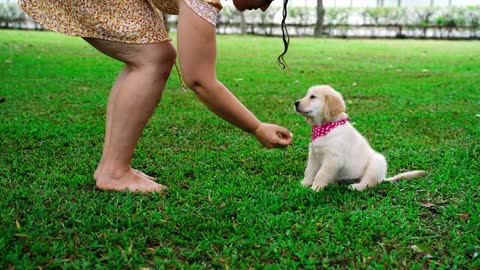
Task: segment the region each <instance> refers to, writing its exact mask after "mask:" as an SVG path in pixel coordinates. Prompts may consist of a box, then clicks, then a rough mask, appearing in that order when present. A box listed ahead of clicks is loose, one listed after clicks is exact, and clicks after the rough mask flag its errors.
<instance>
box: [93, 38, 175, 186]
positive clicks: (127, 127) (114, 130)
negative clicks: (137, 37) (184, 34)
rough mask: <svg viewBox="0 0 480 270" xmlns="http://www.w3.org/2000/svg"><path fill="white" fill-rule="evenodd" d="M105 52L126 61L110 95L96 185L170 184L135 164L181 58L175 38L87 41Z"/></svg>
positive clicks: (96, 173) (95, 176) (95, 175)
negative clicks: (152, 41) (149, 123)
mask: <svg viewBox="0 0 480 270" xmlns="http://www.w3.org/2000/svg"><path fill="white" fill-rule="evenodd" d="M86 40H87V41H88V42H89V43H90V44H91V45H92V46H94V47H95V48H97V49H98V50H99V51H101V52H102V53H104V54H106V55H108V56H110V57H112V58H115V59H117V60H119V61H122V62H124V63H125V67H124V69H123V70H122V72H121V73H120V75H119V76H118V77H117V79H116V81H115V84H114V86H113V88H112V92H111V94H110V97H109V101H108V107H107V123H106V133H105V145H104V150H103V154H102V158H101V161H100V163H99V165H98V168H97V170H96V172H95V174H94V178H95V180H96V185H97V187H98V188H100V189H106V190H130V191H141V192H152V191H159V190H162V189H163V188H164V186H162V185H160V184H158V183H155V182H154V181H152V179H151V178H150V177H148V176H147V175H145V174H143V173H141V172H139V171H137V170H134V169H132V168H131V166H130V164H131V160H132V157H133V152H134V149H135V146H136V144H137V141H138V139H139V138H140V136H141V133H142V131H143V129H144V127H145V125H146V123H147V121H148V119H149V118H150V116H151V115H152V113H153V111H154V109H155V107H156V105H157V104H158V102H159V101H160V98H161V96H162V93H163V89H164V86H165V83H166V81H167V79H168V76H169V75H170V71H171V69H172V66H173V64H174V62H175V57H176V53H175V49H174V48H173V46H172V45H171V43H170V42H163V43H155V44H124V43H118V42H110V41H104V40H98V39H86Z"/></svg>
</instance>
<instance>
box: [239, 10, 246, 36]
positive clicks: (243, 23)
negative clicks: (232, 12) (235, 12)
mask: <svg viewBox="0 0 480 270" xmlns="http://www.w3.org/2000/svg"><path fill="white" fill-rule="evenodd" d="M240 29H242V34H243V35H244V34H246V33H247V22H246V20H245V14H243V12H240Z"/></svg>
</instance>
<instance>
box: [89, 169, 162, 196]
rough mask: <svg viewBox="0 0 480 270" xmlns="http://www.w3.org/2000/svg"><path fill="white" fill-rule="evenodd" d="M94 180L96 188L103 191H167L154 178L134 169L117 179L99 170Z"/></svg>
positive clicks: (118, 176)
mask: <svg viewBox="0 0 480 270" xmlns="http://www.w3.org/2000/svg"><path fill="white" fill-rule="evenodd" d="M94 178H95V180H96V187H97V188H98V189H102V190H115V191H131V192H142V193H149V192H162V191H163V190H165V189H167V186H164V185H161V184H159V183H156V182H154V181H153V178H152V177H150V176H148V175H146V174H144V173H142V172H140V171H137V170H134V169H129V170H127V171H126V172H125V173H123V174H122V175H117V176H116V177H114V176H112V175H109V174H107V173H103V172H102V171H100V170H97V171H96V172H95V175H94Z"/></svg>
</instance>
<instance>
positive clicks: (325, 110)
mask: <svg viewBox="0 0 480 270" xmlns="http://www.w3.org/2000/svg"><path fill="white" fill-rule="evenodd" d="M345 109H346V107H345V102H344V100H343V97H342V95H341V94H340V93H339V92H337V91H335V90H334V89H333V88H332V87H330V86H328V85H318V86H313V87H311V88H310V89H308V92H307V95H306V96H305V97H304V98H302V99H300V100H297V101H296V102H295V111H296V112H297V113H299V114H300V115H303V116H305V118H306V120H307V122H308V123H309V124H310V125H311V126H312V140H311V142H310V145H309V153H308V164H307V168H306V170H305V178H304V179H303V181H302V185H304V186H311V188H312V189H313V190H319V189H322V188H324V187H326V186H327V185H328V184H330V183H339V182H344V183H354V184H352V185H351V187H352V188H353V189H355V190H360V191H361V190H364V189H366V188H367V187H373V186H375V185H377V184H378V183H380V182H382V181H397V180H400V179H412V178H416V177H421V176H423V175H425V172H424V171H411V172H406V173H401V174H399V175H396V176H393V177H390V178H386V174H387V161H386V160H385V157H384V156H383V155H382V154H380V153H378V152H376V151H375V150H373V149H372V148H371V147H370V145H369V143H368V141H367V140H366V139H365V138H364V137H363V136H362V135H361V134H360V133H359V132H358V131H357V130H356V129H355V128H354V127H353V126H352V125H351V124H350V123H349V122H348V115H347V114H346V113H345Z"/></svg>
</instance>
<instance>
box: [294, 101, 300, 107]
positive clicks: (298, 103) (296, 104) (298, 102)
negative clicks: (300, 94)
mask: <svg viewBox="0 0 480 270" xmlns="http://www.w3.org/2000/svg"><path fill="white" fill-rule="evenodd" d="M298 105H300V101H298V100H297V101H295V109H297V108H298Z"/></svg>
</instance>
